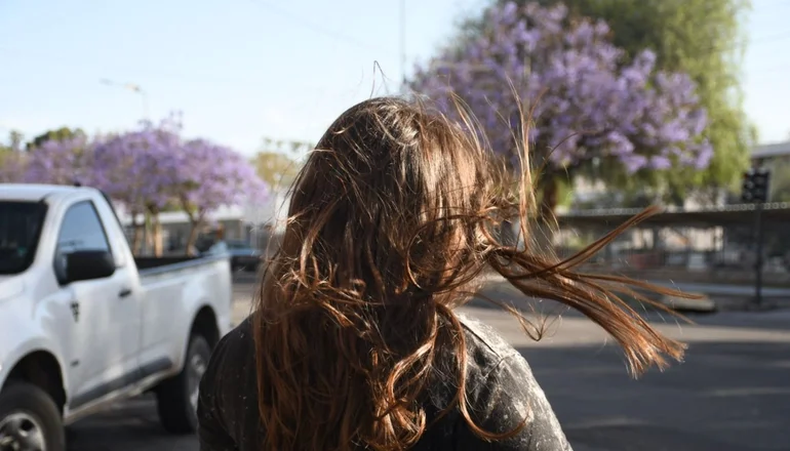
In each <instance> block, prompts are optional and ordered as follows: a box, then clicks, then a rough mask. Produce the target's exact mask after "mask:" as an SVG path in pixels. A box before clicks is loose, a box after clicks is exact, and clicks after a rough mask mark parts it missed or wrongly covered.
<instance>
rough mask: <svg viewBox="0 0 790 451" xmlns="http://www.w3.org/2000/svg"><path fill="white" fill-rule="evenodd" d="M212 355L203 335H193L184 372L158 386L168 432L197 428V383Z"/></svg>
mask: <svg viewBox="0 0 790 451" xmlns="http://www.w3.org/2000/svg"><path fill="white" fill-rule="evenodd" d="M210 357H211V346H209V344H208V341H207V340H206V339H205V338H204V337H202V336H200V335H192V337H191V338H190V340H189V346H188V347H187V354H186V359H185V360H186V361H185V362H184V368H183V369H182V370H181V372H180V373H179V374H178V375H177V376H175V377H173V378H172V379H168V380H166V381H164V382H163V383H162V384H161V385H159V387H157V390H156V396H157V407H158V410H159V420H160V421H161V423H162V426H163V427H164V428H165V430H167V431H168V432H171V433H173V434H190V433H194V432H195V431H197V401H198V387H199V386H200V379H201V378H202V377H203V373H204V372H206V366H207V365H208V360H209V358H210Z"/></svg>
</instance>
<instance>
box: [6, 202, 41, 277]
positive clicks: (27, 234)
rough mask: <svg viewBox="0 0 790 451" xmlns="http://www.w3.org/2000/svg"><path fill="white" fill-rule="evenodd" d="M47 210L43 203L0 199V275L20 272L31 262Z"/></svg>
mask: <svg viewBox="0 0 790 451" xmlns="http://www.w3.org/2000/svg"><path fill="white" fill-rule="evenodd" d="M46 212H47V206H46V204H44V203H43V202H11V201H0V274H19V273H21V272H24V271H25V270H26V269H27V268H28V267H29V266H30V265H31V264H32V263H33V258H34V257H35V254H36V247H37V246H38V239H39V236H40V235H41V226H42V225H43V224H44V215H45V214H46Z"/></svg>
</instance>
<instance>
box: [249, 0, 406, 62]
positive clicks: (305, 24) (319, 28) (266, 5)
mask: <svg viewBox="0 0 790 451" xmlns="http://www.w3.org/2000/svg"><path fill="white" fill-rule="evenodd" d="M250 2H251V3H252V4H254V5H256V6H258V7H260V8H263V9H266V10H268V11H269V12H271V13H274V14H276V15H278V16H280V17H283V18H286V19H290V20H291V21H292V22H293V23H294V24H296V25H298V26H300V27H302V28H304V29H306V30H310V31H312V32H315V33H318V34H323V35H325V36H328V37H331V38H333V39H336V40H339V41H343V42H346V43H348V44H352V45H355V46H357V47H360V48H364V49H367V50H372V51H375V52H380V51H383V49H380V48H378V47H375V46H371V45H369V44H368V43H366V42H364V41H362V40H360V39H358V38H356V37H354V36H351V35H347V34H345V33H342V32H339V31H337V30H332V29H330V28H327V27H325V26H324V25H323V24H320V23H316V22H312V21H309V20H306V19H305V18H304V16H302V15H299V14H297V13H293V12H291V11H288V10H285V9H283V8H280V7H279V6H278V5H276V4H274V3H271V2H264V1H260V0H250ZM386 53H392V50H388V51H387V52H386Z"/></svg>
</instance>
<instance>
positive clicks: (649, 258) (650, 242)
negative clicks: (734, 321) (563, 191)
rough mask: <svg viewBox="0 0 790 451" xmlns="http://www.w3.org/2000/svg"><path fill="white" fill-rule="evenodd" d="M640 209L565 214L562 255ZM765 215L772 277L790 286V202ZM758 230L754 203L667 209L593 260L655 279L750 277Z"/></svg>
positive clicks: (595, 265)
mask: <svg viewBox="0 0 790 451" xmlns="http://www.w3.org/2000/svg"><path fill="white" fill-rule="evenodd" d="M636 213H638V210H599V211H586V212H573V213H570V214H567V215H564V216H561V217H560V218H558V219H559V223H560V231H559V233H558V234H557V236H556V240H555V244H556V245H557V247H558V250H559V253H560V255H561V256H569V255H572V254H573V253H574V252H576V251H578V250H580V249H582V248H583V247H584V246H585V245H587V244H589V243H591V242H592V241H594V240H595V239H596V238H599V237H601V236H603V235H604V234H605V233H607V232H609V231H611V230H612V229H613V228H615V227H616V226H617V225H619V224H621V223H623V222H625V221H626V220H627V219H628V218H629V217H631V216H633V214H636ZM762 223H763V230H764V247H763V272H764V281H765V283H766V284H767V285H775V286H790V205H788V204H768V205H766V207H765V209H764V213H763V219H762ZM755 232H756V228H755V210H754V207H753V206H751V205H735V206H728V207H722V208H715V209H707V210H696V211H682V210H675V211H667V212H665V213H662V214H660V215H657V216H655V217H653V218H651V219H648V220H647V221H646V222H644V223H642V224H640V225H638V226H636V227H634V228H633V229H631V230H629V231H627V232H626V233H624V234H623V235H622V236H621V237H619V238H618V239H617V240H615V241H614V242H613V243H612V244H611V245H610V246H608V247H607V248H605V249H604V250H603V251H602V252H600V253H599V254H598V255H596V256H595V257H594V258H593V259H592V260H591V261H590V262H589V263H588V264H587V266H588V269H590V270H595V271H598V272H604V273H607V272H608V273H611V272H617V273H621V274H626V275H630V276H633V277H638V278H641V279H648V280H651V279H653V280H655V279H660V280H675V281H679V282H701V283H705V282H710V283H730V284H750V283H752V282H753V280H754V273H755V266H756V262H757V255H756V252H755V240H754V237H755V235H756V233H755Z"/></svg>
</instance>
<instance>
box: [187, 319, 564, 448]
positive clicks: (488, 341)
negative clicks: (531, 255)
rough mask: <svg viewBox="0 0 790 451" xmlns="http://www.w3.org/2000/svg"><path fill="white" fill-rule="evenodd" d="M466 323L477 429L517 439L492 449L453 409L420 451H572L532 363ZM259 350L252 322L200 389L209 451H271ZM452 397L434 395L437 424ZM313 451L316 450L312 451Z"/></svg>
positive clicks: (203, 437) (237, 333)
mask: <svg viewBox="0 0 790 451" xmlns="http://www.w3.org/2000/svg"><path fill="white" fill-rule="evenodd" d="M459 316H461V321H462V324H463V325H464V328H465V330H466V342H467V348H468V352H469V353H468V356H469V358H468V365H469V370H468V376H467V378H468V379H467V393H468V394H467V397H468V402H469V405H470V407H471V408H470V409H469V411H470V412H471V413H472V415H473V419H474V420H475V423H476V424H477V425H478V426H480V427H482V428H483V429H484V430H486V431H491V432H499V433H503V432H508V431H512V430H514V428H515V427H516V426H518V424H520V422H521V421H523V420H524V418H525V417H526V418H528V420H527V423H526V426H525V427H524V428H523V429H522V430H521V432H520V433H519V434H518V435H516V436H515V437H513V438H510V439H507V440H503V441H497V442H487V441H485V440H482V439H480V438H478V437H477V436H476V435H475V434H474V433H473V432H472V431H471V430H470V429H469V427H468V426H467V424H466V421H465V420H464V418H463V417H462V416H461V414H460V412H459V411H458V409H457V408H456V409H453V410H452V411H450V413H449V414H447V415H445V416H444V417H442V418H441V419H440V420H439V421H438V422H436V423H435V424H433V425H432V426H431V427H429V428H428V429H427V430H426V432H425V434H424V435H423V436H422V438H421V439H420V441H419V442H418V443H417V445H415V446H414V448H412V449H414V450H466V451H477V450H501V451H505V450H521V451H571V446H570V445H569V444H568V441H567V440H566V438H565V435H564V433H563V432H562V428H561V427H560V424H559V422H558V421H557V418H556V417H555V415H554V412H553V410H552V408H551V406H550V405H549V403H548V401H547V400H546V396H545V395H544V393H543V390H542V389H541V388H540V386H539V385H538V383H537V381H536V380H535V378H534V376H533V375H532V371H531V370H530V367H529V365H528V364H527V362H526V360H524V357H522V356H521V354H519V353H518V351H516V350H515V349H514V348H513V347H512V346H510V345H509V344H508V343H507V342H506V341H505V340H504V339H503V338H502V337H501V336H500V335H499V334H497V333H496V332H494V330H493V329H491V328H490V327H488V326H486V325H484V324H482V323H480V322H478V321H475V320H472V319H469V318H467V317H464V316H462V315H459ZM253 352H254V343H253V337H252V325H251V323H250V321H249V320H247V321H245V322H243V323H242V324H241V325H240V326H238V327H237V328H236V329H234V330H233V331H232V332H230V333H229V334H228V335H227V336H225V337H224V338H223V339H222V340H221V341H220V343H219V345H218V346H217V348H216V349H215V351H214V354H213V355H212V357H211V362H210V363H209V366H208V369H207V370H206V373H205V374H204V376H203V380H202V383H201V385H200V400H199V405H198V419H199V423H200V427H199V437H200V449H201V450H202V451H231V450H234V451H258V450H259V448H260V444H261V443H263V440H264V436H265V435H264V434H265V432H264V431H263V430H262V426H261V423H260V417H259V415H258V404H257V402H258V400H257V396H256V392H257V389H256V378H255V358H254V354H253ZM453 393H454V392H453V391H452V390H448V389H447V387H440V388H437V389H435V390H432V393H431V396H430V399H431V401H430V402H429V404H430V405H426V407H425V410H426V412H427V413H428V416H429V418H428V420H429V424H430V416H431V413H432V412H433V413H434V414H435V413H438V412H439V411H440V410H441V409H438V408H437V407H436V406H446V405H449V402H450V401H451V399H452V395H453ZM310 451H312V450H310Z"/></svg>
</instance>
